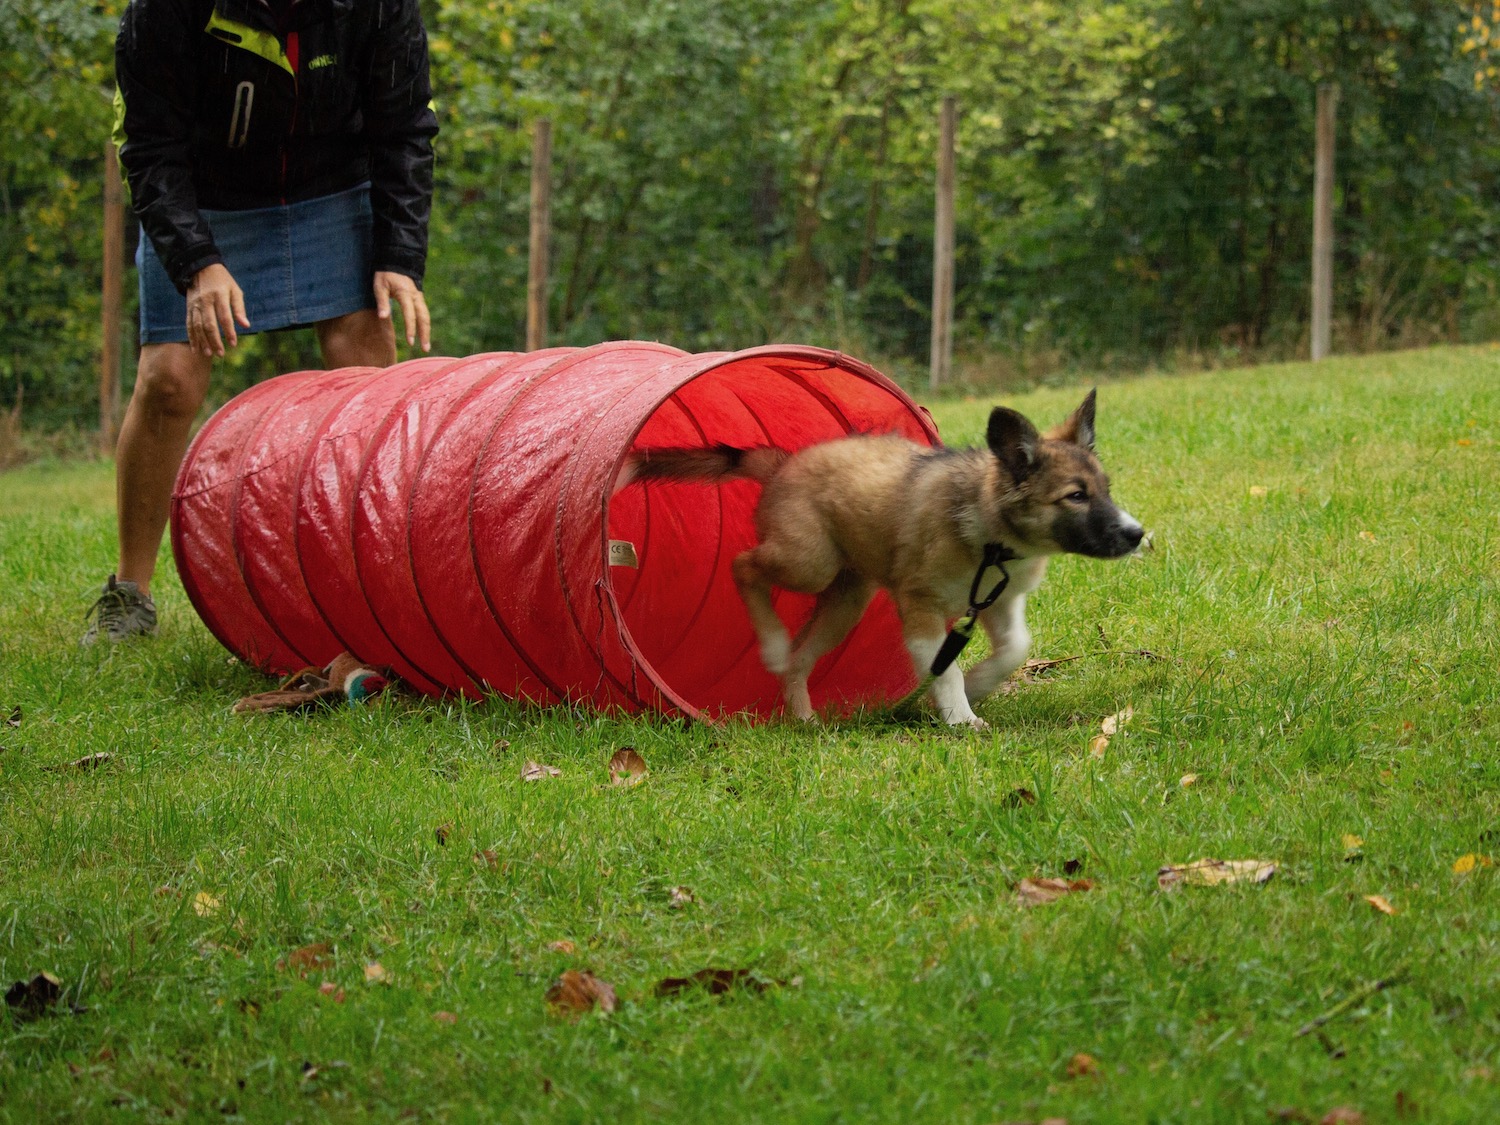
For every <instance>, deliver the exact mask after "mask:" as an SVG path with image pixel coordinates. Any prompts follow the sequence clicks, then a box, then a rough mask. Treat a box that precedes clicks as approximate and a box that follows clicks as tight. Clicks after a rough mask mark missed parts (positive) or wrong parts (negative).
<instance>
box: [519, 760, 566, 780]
mask: <svg viewBox="0 0 1500 1125" xmlns="http://www.w3.org/2000/svg"><path fill="white" fill-rule="evenodd" d="M561 776H562V770H560V769H558V768H557V767H556V766H544V765H542V763H540V762H527V763H526V765H525V767H524V768H523V769H522V770H521V780H522V781H541V780H543V779H544V778H548V777H561Z"/></svg>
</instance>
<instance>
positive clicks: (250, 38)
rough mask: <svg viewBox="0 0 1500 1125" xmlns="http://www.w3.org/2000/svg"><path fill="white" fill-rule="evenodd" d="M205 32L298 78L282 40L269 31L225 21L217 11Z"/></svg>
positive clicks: (210, 18) (211, 16)
mask: <svg viewBox="0 0 1500 1125" xmlns="http://www.w3.org/2000/svg"><path fill="white" fill-rule="evenodd" d="M203 30H204V31H206V32H208V34H210V35H212V36H213V37H214V38H215V39H218V40H221V41H222V42H225V43H229V44H231V45H233V46H235V47H241V48H243V49H244V50H246V51H249V52H250V53H251V54H252V55H258V56H259V57H260V58H263V59H265V60H266V61H267V62H268V63H272V64H274V65H275V66H279V67H281V69H282V70H284V71H286V72H287V73H288V74H290V75H292V76H293V77H296V72H295V71H293V70H292V64H291V61H290V60H289V59H288V58H287V57H286V49H285V48H284V47H282V45H281V40H280V39H278V38H276V36H274V35H272V34H271V33H270V32H269V31H262V30H261V29H260V28H258V27H251V26H249V25H248V24H243V23H236V22H235V21H234V20H230V19H225V18H224V17H223V16H221V15H219V13H218V12H217V11H215V12H214V13H213V14H212V15H210V16H209V17H208V26H207V27H205V28H204V29H203Z"/></svg>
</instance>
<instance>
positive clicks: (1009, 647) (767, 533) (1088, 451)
mask: <svg viewBox="0 0 1500 1125" xmlns="http://www.w3.org/2000/svg"><path fill="white" fill-rule="evenodd" d="M1095 400H1096V391H1090V392H1089V393H1088V396H1087V397H1086V398H1085V399H1084V400H1083V403H1082V404H1081V405H1080V406H1079V407H1078V409H1077V410H1075V411H1073V413H1072V414H1071V415H1069V417H1068V419H1067V420H1066V421H1065V422H1063V423H1062V425H1060V426H1058V427H1056V428H1055V429H1053V430H1051V431H1050V432H1049V433H1047V434H1046V435H1043V434H1041V433H1039V432H1038V431H1037V429H1036V427H1035V426H1033V425H1032V424H1031V422H1030V421H1028V420H1027V419H1026V418H1025V416H1023V415H1022V414H1020V413H1018V412H1016V411H1014V410H1011V409H1008V408H1006V407H996V408H995V409H994V410H993V411H991V413H990V417H989V425H988V427H987V430H986V435H985V436H986V441H987V448H984V449H947V448H942V447H937V448H933V447H929V446H924V445H919V444H918V443H916V442H913V441H910V440H908V439H906V438H904V437H900V436H898V435H894V434H887V435H855V436H850V437H845V438H838V439H835V440H832V441H827V442H822V443H820V444H817V445H811V446H808V447H807V448H805V449H802V450H800V451H798V452H796V453H788V452H787V451H785V450H781V449H776V448H773V447H757V448H752V449H736V448H732V447H729V446H722V445H721V446H712V447H707V448H700V449H656V450H648V451H642V452H639V453H636V454H634V455H632V457H631V459H630V460H629V461H628V462H627V465H626V470H625V473H624V475H623V476H622V478H621V482H620V485H621V486H623V485H624V484H627V483H630V482H631V481H635V480H640V481H647V482H649V481H724V480H731V479H735V478H749V479H751V480H755V481H759V482H760V483H761V485H762V491H761V495H760V500H759V503H758V505H757V507H756V510H755V526H756V531H757V533H758V537H759V542H758V544H757V545H756V546H755V547H752V548H750V549H749V550H747V551H744V552H743V553H741V554H740V555H739V556H737V557H736V558H735V560H734V567H733V573H734V580H735V584H736V586H737V587H738V589H739V593H740V597H741V598H742V599H743V600H744V603H745V608H746V609H747V610H748V611H749V614H750V620H751V622H752V624H753V625H754V627H755V632H756V634H757V636H758V637H759V640H760V656H761V661H762V663H764V664H765V666H766V668H767V669H768V670H769V671H770V672H771V673H772V674H773V675H775V676H778V677H780V679H781V682H782V692H783V698H784V701H785V704H786V708H787V710H788V711H789V712H790V713H791V714H793V715H795V716H796V717H798V718H800V719H806V720H815V719H816V718H817V716H816V714H815V713H814V711H813V708H812V702H811V700H810V698H809V697H808V690H807V682H808V677H809V676H810V675H811V674H812V670H813V667H814V666H815V665H816V664H817V662H818V659H819V658H820V657H821V656H823V655H824V654H825V653H827V652H829V651H831V650H832V649H833V648H835V647H836V646H837V645H838V644H839V642H840V641H842V640H843V639H844V637H845V636H847V635H848V633H849V631H850V630H851V629H853V628H854V626H855V625H856V624H858V622H859V619H860V618H861V617H862V616H863V615H864V612H865V609H866V607H868V605H869V604H870V600H871V599H872V598H873V597H874V595H875V591H876V589H877V587H884V588H885V589H886V590H887V591H889V592H890V594H891V596H892V598H893V599H894V601H895V604H896V608H897V611H898V612H899V614H900V617H901V626H902V632H903V635H904V638H905V641H906V648H907V651H908V652H909V653H910V654H911V659H912V662H913V664H914V666H915V668H916V672H917V676H918V678H922V677H924V676H926V674H927V672H928V670H929V668H930V667H931V666H932V663H933V660H934V658H935V657H936V655H937V653H938V650H939V648H940V647H941V646H942V645H943V640H944V636H945V634H946V633H947V630H948V622H949V621H952V620H954V619H955V618H957V617H959V616H960V615H962V614H963V613H964V612H965V611H966V610H967V609H969V608H970V598H971V592H970V591H971V586H973V587H975V588H978V587H979V586H980V572H981V571H982V570H983V569H984V565H985V562H986V548H987V547H990V549H991V552H992V555H991V558H993V557H995V555H996V554H998V557H999V558H1002V559H1006V560H1007V561H1005V562H1004V567H1005V569H1006V572H1007V573H1008V574H1009V582H1008V584H1007V585H1006V586H1005V588H1004V590H1003V592H1002V593H1001V595H1000V597H999V598H998V599H997V600H996V601H995V602H994V604H992V605H990V606H989V607H988V608H986V609H984V610H983V611H982V612H981V613H980V614H979V618H978V620H979V623H980V624H981V625H982V626H983V628H984V631H985V633H986V634H987V635H988V637H989V641H990V655H989V656H988V657H987V658H986V659H984V660H983V661H981V662H980V663H979V664H977V665H975V666H974V667H973V668H971V669H969V671H968V672H967V673H963V672H961V671H960V670H959V668H958V666H957V665H956V664H951V665H950V666H949V667H948V668H947V669H946V670H945V671H943V672H942V674H941V675H938V676H937V677H936V678H935V679H934V680H933V682H932V686H931V698H932V702H933V705H934V706H935V707H936V709H937V711H938V714H939V715H940V716H941V717H942V718H943V720H944V721H945V722H947V723H949V724H950V725H953V726H961V725H967V726H969V727H972V728H974V729H976V730H984V729H987V724H986V723H985V722H984V720H982V719H980V718H979V717H978V716H977V715H975V714H974V709H973V704H974V703H975V702H977V701H978V700H980V699H982V698H984V697H985V696H987V695H989V694H990V693H991V692H992V691H994V690H995V688H997V687H998V686H999V685H1000V684H1001V683H1002V682H1003V681H1004V680H1005V679H1007V678H1008V677H1009V676H1010V675H1011V673H1012V672H1014V671H1015V670H1016V669H1017V668H1019V667H1020V666H1021V664H1022V663H1023V662H1024V661H1025V660H1026V655H1027V652H1028V651H1029V650H1030V646H1031V633H1030V631H1029V630H1028V629H1027V627H1026V617H1025V609H1026V598H1027V595H1029V594H1030V593H1032V591H1034V590H1035V589H1036V588H1037V587H1038V586H1039V585H1041V582H1042V579H1043V578H1044V577H1045V576H1046V572H1047V560H1048V559H1049V558H1050V557H1051V556H1052V555H1056V554H1061V553H1064V552H1066V553H1070V554H1077V555H1087V556H1089V557H1092V558H1105V559H1110V558H1120V557H1122V556H1125V555H1128V554H1131V553H1132V552H1134V551H1135V550H1136V548H1137V547H1138V546H1139V545H1140V543H1141V539H1142V536H1143V531H1142V528H1141V525H1140V523H1138V522H1137V521H1136V520H1135V519H1134V518H1132V517H1131V516H1130V515H1129V514H1128V513H1126V512H1125V511H1123V510H1122V509H1121V508H1119V507H1118V506H1116V505H1115V503H1114V501H1113V500H1112V499H1111V498H1110V493H1109V477H1108V476H1107V475H1105V472H1104V469H1103V468H1102V467H1101V465H1100V464H1099V459H1098V458H1097V457H1096V456H1095V454H1094V408H1095ZM991 575H992V578H993V577H994V572H991ZM988 585H989V584H988V583H987V584H986V586H985V588H988ZM772 587H780V588H782V589H785V590H793V591H796V592H798V593H803V594H814V595H816V596H817V604H816V607H815V609H814V612H813V614H812V616H811V617H810V618H809V619H808V622H807V624H806V625H804V626H803V628H802V630H801V631H800V632H799V633H798V635H797V637H796V639H795V640H793V638H792V637H791V636H790V635H789V634H788V632H787V629H786V626H785V624H784V623H783V622H782V620H781V618H780V617H779V616H778V615H777V613H776V611H775V609H774V608H773V607H772V604H771V589H772ZM981 593H982V590H981Z"/></svg>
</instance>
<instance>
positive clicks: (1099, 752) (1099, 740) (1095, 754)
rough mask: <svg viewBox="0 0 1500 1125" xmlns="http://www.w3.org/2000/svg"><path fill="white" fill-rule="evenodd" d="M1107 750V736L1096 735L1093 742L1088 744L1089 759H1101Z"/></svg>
mask: <svg viewBox="0 0 1500 1125" xmlns="http://www.w3.org/2000/svg"><path fill="white" fill-rule="evenodd" d="M1108 749H1109V735H1107V734H1096V735H1094V740H1093V741H1092V742H1090V743H1089V757H1091V758H1102V757H1104V751H1106V750H1108Z"/></svg>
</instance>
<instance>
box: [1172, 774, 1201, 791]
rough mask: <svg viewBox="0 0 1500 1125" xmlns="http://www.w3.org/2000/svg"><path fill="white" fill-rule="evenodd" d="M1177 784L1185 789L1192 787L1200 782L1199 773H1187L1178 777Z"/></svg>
mask: <svg viewBox="0 0 1500 1125" xmlns="http://www.w3.org/2000/svg"><path fill="white" fill-rule="evenodd" d="M1177 784H1178V785H1179V786H1180V787H1181V788H1183V789H1190V788H1192V787H1193V786H1194V785H1197V784H1198V775H1197V774H1195V773H1185V774H1183V775H1182V776H1181V777H1180V778H1178V779H1177Z"/></svg>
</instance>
